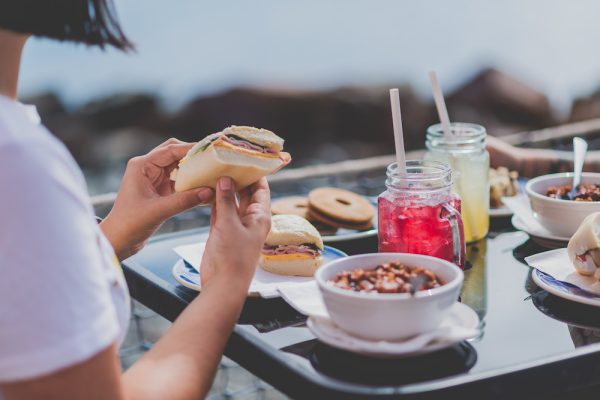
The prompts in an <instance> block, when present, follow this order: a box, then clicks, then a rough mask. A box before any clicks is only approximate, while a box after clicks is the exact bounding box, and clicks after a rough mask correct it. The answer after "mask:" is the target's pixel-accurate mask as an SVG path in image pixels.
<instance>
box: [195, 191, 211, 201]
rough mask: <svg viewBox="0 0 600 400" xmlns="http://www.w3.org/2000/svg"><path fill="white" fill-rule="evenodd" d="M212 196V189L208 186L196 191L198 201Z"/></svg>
mask: <svg viewBox="0 0 600 400" xmlns="http://www.w3.org/2000/svg"><path fill="white" fill-rule="evenodd" d="M211 197H212V190H211V189H209V188H204V189H202V190H200V191H199V192H198V198H199V199H200V201H202V202H204V201H208V200H210V198H211Z"/></svg>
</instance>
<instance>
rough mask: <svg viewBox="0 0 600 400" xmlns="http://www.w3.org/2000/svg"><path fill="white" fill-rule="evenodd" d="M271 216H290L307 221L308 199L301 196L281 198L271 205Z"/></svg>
mask: <svg viewBox="0 0 600 400" xmlns="http://www.w3.org/2000/svg"><path fill="white" fill-rule="evenodd" d="M271 212H272V213H273V215H280V214H291V215H298V216H300V217H302V218H306V219H308V199H307V198H306V197H302V196H288V197H281V198H279V199H277V200H275V201H273V202H272V203H271Z"/></svg>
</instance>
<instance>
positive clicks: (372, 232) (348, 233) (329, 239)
mask: <svg viewBox="0 0 600 400" xmlns="http://www.w3.org/2000/svg"><path fill="white" fill-rule="evenodd" d="M374 225H375V228H373V229H369V230H368V231H355V230H352V229H338V231H337V232H336V233H335V235H331V236H323V237H322V238H323V243H336V242H345V241H347V240H357V239H367V238H370V237H373V236H376V235H377V228H376V226H377V222H376V220H375V221H374Z"/></svg>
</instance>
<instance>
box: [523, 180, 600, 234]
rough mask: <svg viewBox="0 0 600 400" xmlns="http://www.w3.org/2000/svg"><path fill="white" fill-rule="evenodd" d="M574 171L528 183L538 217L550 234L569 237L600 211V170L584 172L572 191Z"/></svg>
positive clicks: (533, 206) (532, 204)
mask: <svg viewBox="0 0 600 400" xmlns="http://www.w3.org/2000/svg"><path fill="white" fill-rule="evenodd" d="M572 184H573V173H571V172H568V173H560V174H550V175H542V176H538V177H537V178H533V179H531V180H530V181H529V182H527V185H525V192H526V193H527V196H528V197H529V201H530V202H531V210H532V211H533V216H534V217H535V219H536V220H537V221H538V222H539V223H540V224H541V225H542V226H543V227H544V228H546V229H547V230H548V231H549V232H550V233H552V234H554V235H558V236H563V237H565V238H570V237H571V236H572V235H573V234H574V233H575V231H576V230H577V228H578V227H579V225H581V223H582V222H583V220H584V219H585V217H587V216H588V215H590V214H591V213H594V212H598V211H600V173H597V172H584V173H583V174H582V178H581V184H580V185H579V187H577V188H576V190H575V193H574V194H572V195H571V194H569V192H570V190H571V186H572Z"/></svg>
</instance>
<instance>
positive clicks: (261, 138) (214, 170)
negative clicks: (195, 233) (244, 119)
mask: <svg viewBox="0 0 600 400" xmlns="http://www.w3.org/2000/svg"><path fill="white" fill-rule="evenodd" d="M283 142H284V141H283V139H282V138H280V137H279V136H277V135H276V134H274V133H273V132H271V131H268V130H266V129H258V128H253V127H251V126H230V127H229V128H226V129H224V130H223V131H222V132H218V133H213V134H212V135H208V136H207V137H205V138H204V139H202V140H200V141H199V142H198V143H196V144H195V145H194V147H192V148H191V149H190V150H189V151H188V153H187V154H186V156H185V157H184V158H183V159H182V160H181V161H179V167H178V168H176V169H174V170H173V172H172V173H171V180H174V181H175V191H177V192H182V191H184V190H189V189H194V188H198V187H211V188H213V189H214V188H215V186H216V184H217V181H218V179H219V178H220V177H222V176H228V177H230V178H232V179H233V181H234V183H235V187H236V190H241V189H243V188H245V187H246V186H249V185H251V184H253V183H254V182H256V181H258V180H259V179H260V178H262V177H263V176H266V175H269V174H272V173H273V172H276V171H278V170H279V169H281V168H283V167H284V166H286V165H287V164H289V163H290V161H291V157H290V155H289V153H286V152H283V151H282V150H283Z"/></svg>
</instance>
